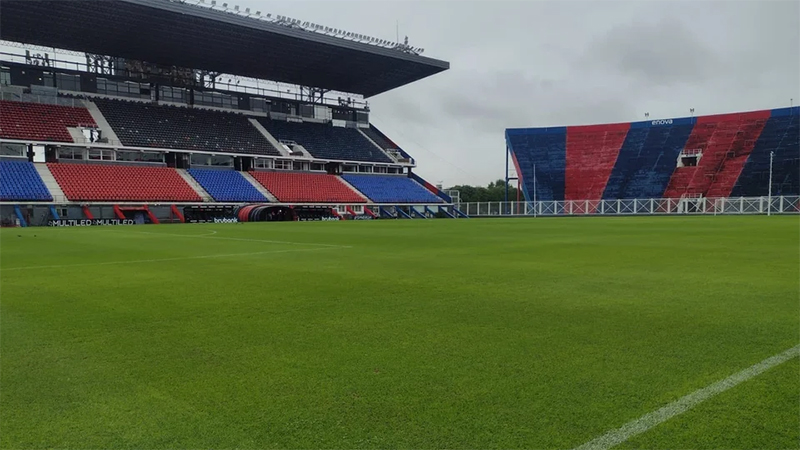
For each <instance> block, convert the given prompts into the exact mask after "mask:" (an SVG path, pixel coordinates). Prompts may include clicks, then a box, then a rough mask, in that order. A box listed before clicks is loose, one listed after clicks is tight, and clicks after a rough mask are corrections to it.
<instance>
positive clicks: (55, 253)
mask: <svg viewBox="0 0 800 450" xmlns="http://www.w3.org/2000/svg"><path fill="white" fill-rule="evenodd" d="M799 231H800V221H799V220H798V217H797V216H794V217H763V216H762V217H649V218H625V217H620V218H546V219H483V220H481V219H471V220H428V221H423V220H414V221H375V222H317V223H310V222H308V223H260V224H259V223H253V224H226V225H211V224H208V225H160V226H119V227H85V228H48V229H45V228H27V229H4V230H2V231H0V270H1V271H0V447H2V448H45V447H48V448H137V449H145V448H146V449H158V448H308V449H312V448H331V449H333V448H336V449H345V448H453V449H467V448H498V449H499V448H574V447H576V446H578V445H581V444H583V443H585V442H587V441H590V440H592V439H594V438H596V437H598V436H600V435H603V434H604V433H606V432H607V431H609V430H612V429H615V428H617V427H620V426H621V425H623V424H625V423H626V422H628V421H631V420H634V419H636V418H639V417H641V416H643V415H644V414H647V413H649V412H651V411H654V410H656V409H658V408H660V407H662V406H664V405H665V404H668V403H670V402H672V401H674V400H676V399H678V398H680V397H682V396H684V395H687V394H689V393H691V392H693V391H695V390H697V389H700V388H703V387H705V386H708V385H710V384H712V383H714V382H716V381H718V380H721V379H723V378H725V377H727V376H729V375H731V374H733V373H736V372H738V371H740V370H742V369H745V368H747V367H749V366H752V365H753V364H756V363H758V362H760V361H762V360H764V359H765V358H768V357H770V356H772V355H775V354H777V353H780V352H783V351H784V350H786V349H788V348H791V347H793V346H796V345H797V344H798V343H800V291H799V288H798V276H799V275H800V261H799V257H798V248H800V242H799V241H800V233H799ZM799 371H800V364H798V359H797V358H794V359H792V360H790V361H788V362H786V363H784V364H782V365H780V366H777V367H774V368H772V369H770V370H769V371H767V372H765V373H763V374H761V375H759V376H757V377H755V378H753V379H751V380H749V381H746V382H744V383H742V384H740V385H738V386H736V387H734V388H732V389H730V390H728V391H725V392H723V393H721V394H720V395H717V396H715V397H713V398H710V399H709V400H708V401H706V402H704V403H702V404H700V405H698V406H697V407H696V408H694V409H692V410H690V411H688V412H686V413H684V414H682V415H679V416H676V417H674V418H672V419H670V420H668V421H667V422H664V423H663V424H661V425H658V426H656V427H654V428H652V429H650V430H649V431H647V432H645V433H643V434H640V435H638V436H635V437H632V438H631V439H630V440H628V441H626V442H624V443H623V444H621V445H620V446H619V448H651V449H669V448H707V449H712V448H760V449H765V448H798V446H800V400H799V399H800V372H799Z"/></svg>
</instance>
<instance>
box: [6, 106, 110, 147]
mask: <svg viewBox="0 0 800 450" xmlns="http://www.w3.org/2000/svg"><path fill="white" fill-rule="evenodd" d="M79 126H91V127H95V126H97V125H96V124H95V122H94V119H92V116H91V114H89V111H88V110H87V109H86V108H76V107H72V106H61V105H45V104H40V103H24V102H11V101H2V100H0V137H4V138H7V139H21V140H35V141H50V142H73V139H72V136H71V135H70V133H69V130H67V128H68V127H70V128H71V127H79Z"/></svg>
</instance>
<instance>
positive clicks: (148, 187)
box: [47, 163, 202, 202]
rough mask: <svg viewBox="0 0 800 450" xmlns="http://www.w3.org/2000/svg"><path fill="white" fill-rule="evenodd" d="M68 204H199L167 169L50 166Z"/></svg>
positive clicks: (176, 176)
mask: <svg viewBox="0 0 800 450" xmlns="http://www.w3.org/2000/svg"><path fill="white" fill-rule="evenodd" d="M47 166H48V167H49V168H50V172H52V174H53V177H55V179H56V181H57V182H58V184H59V185H60V186H61V189H62V190H63V191H64V195H66V196H67V198H68V199H69V200H71V201H96V202H100V201H109V202H111V201H120V202H147V201H153V202H157V201H165V202H201V201H202V199H201V198H200V196H199V195H198V194H197V192H195V190H194V189H192V187H191V186H189V184H188V183H187V182H186V180H184V179H183V177H181V175H180V174H179V173H178V172H177V171H176V170H175V169H172V168H169V167H135V166H122V165H99V164H98V165H95V164H70V163H60V164H54V163H49V164H48V165H47Z"/></svg>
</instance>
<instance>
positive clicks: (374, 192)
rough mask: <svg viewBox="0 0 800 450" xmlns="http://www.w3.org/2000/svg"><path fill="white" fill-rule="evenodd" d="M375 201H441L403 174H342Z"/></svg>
mask: <svg viewBox="0 0 800 450" xmlns="http://www.w3.org/2000/svg"><path fill="white" fill-rule="evenodd" d="M342 178H344V180H345V181H347V182H348V183H350V184H351V185H353V187H355V188H356V189H358V190H359V191H361V193H363V194H364V195H366V196H367V197H368V198H369V199H370V200H372V201H373V202H376V203H442V199H441V198H439V197H438V196H436V195H434V194H433V193H432V192H431V191H429V190H427V189H425V188H424V187H423V186H421V185H420V184H419V183H417V182H416V181H414V180H412V179H411V178H408V177H407V176H403V175H342Z"/></svg>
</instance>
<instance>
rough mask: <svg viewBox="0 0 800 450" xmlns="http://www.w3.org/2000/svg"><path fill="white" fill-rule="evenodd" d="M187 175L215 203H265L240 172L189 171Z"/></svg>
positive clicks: (230, 170)
mask: <svg viewBox="0 0 800 450" xmlns="http://www.w3.org/2000/svg"><path fill="white" fill-rule="evenodd" d="M187 172H188V174H189V175H190V176H191V177H192V178H193V179H194V180H195V181H196V182H197V183H198V184H199V185H200V186H201V187H202V189H204V190H205V192H207V193H208V195H210V196H211V197H212V198H213V200H214V201H217V202H236V203H239V202H258V203H266V202H267V201H268V200H267V197H265V196H264V195H262V194H261V192H259V190H258V189H256V188H255V187H254V186H253V185H252V184H251V183H250V182H249V181H248V180H247V179H245V178H244V177H242V175H241V172H238V171H236V170H233V169H232V168H231V169H189V170H187Z"/></svg>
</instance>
